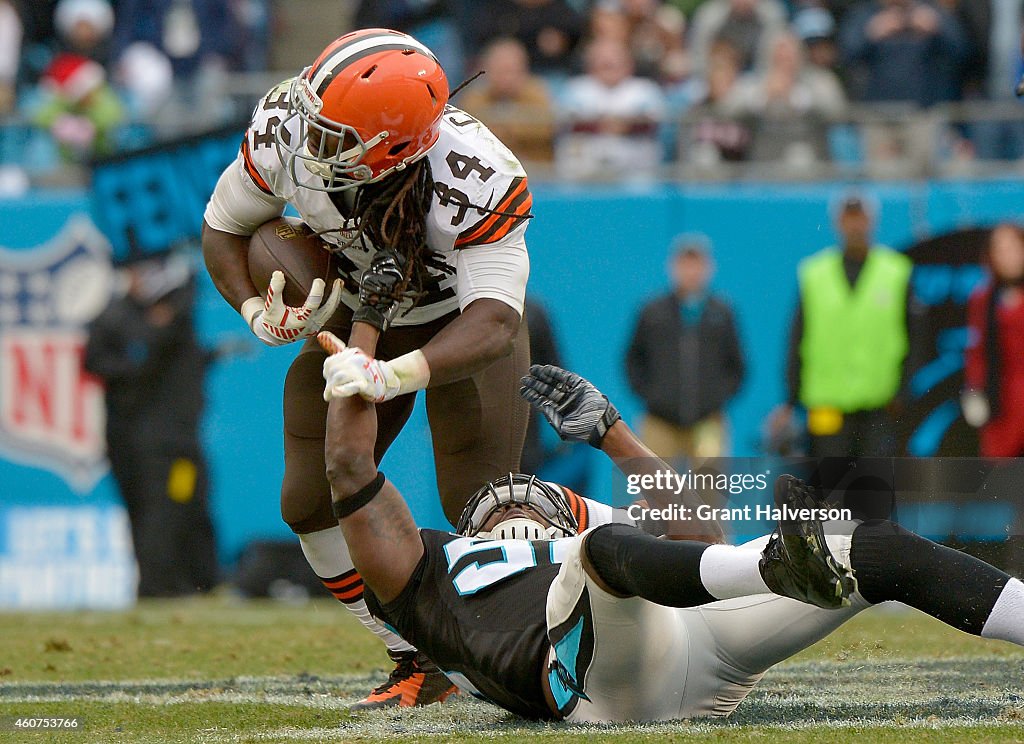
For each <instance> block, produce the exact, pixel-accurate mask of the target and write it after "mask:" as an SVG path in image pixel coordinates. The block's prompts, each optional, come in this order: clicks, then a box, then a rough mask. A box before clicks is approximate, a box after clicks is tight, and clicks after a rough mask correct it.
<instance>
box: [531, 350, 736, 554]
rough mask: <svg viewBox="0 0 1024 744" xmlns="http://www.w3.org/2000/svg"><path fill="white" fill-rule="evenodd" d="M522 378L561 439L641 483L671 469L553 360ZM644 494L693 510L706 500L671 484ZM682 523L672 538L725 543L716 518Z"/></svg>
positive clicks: (607, 404) (598, 395) (655, 502)
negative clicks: (590, 450)
mask: <svg viewBox="0 0 1024 744" xmlns="http://www.w3.org/2000/svg"><path fill="white" fill-rule="evenodd" d="M522 383H523V386H522V388H520V391H519V392H520V395H522V396H523V398H525V399H526V400H527V401H528V402H529V403H530V405H531V406H533V407H534V408H536V409H537V410H538V411H540V412H541V413H542V414H543V415H544V417H545V418H546V419H547V420H548V423H549V424H551V426H552V427H553V428H554V430H555V431H556V432H558V436H560V437H561V438H562V439H564V440H566V441H573V442H586V443H588V444H590V445H591V446H592V447H595V448H597V449H599V450H601V451H602V452H604V453H605V454H606V455H607V456H608V457H609V458H610V459H611V460H612V462H614V463H615V466H616V467H617V468H618V469H619V470H620V471H622V473H623V474H624V475H626V476H627V477H630V476H633V477H635V478H636V480H637V482H638V483H640V484H643V483H644V478H643V476H645V475H648V476H657V474H658V473H659V472H660V473H662V474H666V473H668V474H674V473H675V470H673V468H672V467H671V466H670V465H669V464H668V463H666V462H665V461H664V460H662V459H661V458H659V457H658V456H657V455H656V454H654V452H652V451H651V450H650V448H648V447H647V445H645V444H644V443H643V442H641V441H640V440H639V439H638V438H637V436H636V435H635V434H634V433H633V431H632V429H630V428H629V426H627V425H626V422H624V421H623V420H622V417H621V416H620V415H619V412H618V410H616V408H615V406H613V405H612V403H611V401H609V400H608V397H607V396H606V395H605V394H604V393H602V392H601V391H600V390H598V389H597V388H596V387H595V386H594V385H593V384H592V383H590V382H589V381H587V380H585V379H584V378H582V377H580V376H579V375H577V374H574V373H572V372H569V371H567V370H564V369H562V368H561V367H556V366H554V365H550V364H546V365H539V364H535V365H533V366H532V367H530V374H529V375H527V376H526V377H524V378H523V379H522ZM649 480H650V481H651V482H653V483H655V484H658V483H666V482H667V479H666V478H664V476H663V477H662V478H657V477H652V478H649ZM643 498H644V500H645V501H646V502H647V503H648V504H650V505H652V506H657V507H665V506H668V505H669V504H673V503H674V504H678V505H682V506H686V507H689V508H690V509H691V514H696V513H697V512H696V507H697V506H700V505H702V504H703V503H704V502H703V501H702V500H701V498H700V497H699V496H698V495H697V494H696V493H695V492H694V491H692V490H690V489H687V490H685V491H683V492H682V493H680V494H676V493H675V491H674V490H672V489H666V490H664V491H663V490H659V489H657V488H652V489H645V490H644V492H643ZM681 527H683V529H682V531H681V532H680V533H679V534H675V533H676V532H677V530H673V534H672V537H674V538H678V539H688V540H701V541H704V542H712V543H720V542H725V533H723V532H722V527H721V525H720V524H719V523H718V521H717V520H702V519H692V520H688V521H687V522H686V524H685V525H684V526H681Z"/></svg>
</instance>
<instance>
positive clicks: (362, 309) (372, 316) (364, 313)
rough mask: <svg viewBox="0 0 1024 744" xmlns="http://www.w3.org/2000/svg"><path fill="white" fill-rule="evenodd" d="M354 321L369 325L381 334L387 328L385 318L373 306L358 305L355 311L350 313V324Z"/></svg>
mask: <svg viewBox="0 0 1024 744" xmlns="http://www.w3.org/2000/svg"><path fill="white" fill-rule="evenodd" d="M356 321H359V322H361V323H369V324H370V325H372V326H373V327H374V328H376V329H377V330H378V331H380V332H381V333H383V332H384V331H385V330H387V327H388V319H387V316H385V315H384V313H382V312H381V311H380V310H378V309H377V308H375V307H374V306H373V305H360V306H359V307H358V308H357V309H356V311H355V312H354V313H352V322H353V323H355V322H356Z"/></svg>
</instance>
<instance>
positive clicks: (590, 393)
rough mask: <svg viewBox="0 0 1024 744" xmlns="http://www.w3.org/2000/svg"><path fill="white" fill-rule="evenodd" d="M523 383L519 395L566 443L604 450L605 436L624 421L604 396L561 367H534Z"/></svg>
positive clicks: (547, 365)
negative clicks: (580, 443)
mask: <svg viewBox="0 0 1024 744" xmlns="http://www.w3.org/2000/svg"><path fill="white" fill-rule="evenodd" d="M521 382H522V383H523V386H522V387H521V388H520V389H519V394H520V395H521V396H522V397H523V398H525V399H526V401H527V402H528V403H529V404H530V405H531V406H533V407H534V408H536V409H537V410H538V411H540V412H541V413H542V414H543V415H544V418H546V419H547V420H548V423H549V424H551V426H552V428H554V430H555V431H557V432H558V436H560V437H561V438H562V439H564V440H566V441H572V442H586V443H587V444H589V445H590V446H591V447H596V448H597V449H601V442H602V441H603V440H604V435H605V434H607V433H608V430H609V429H610V428H612V425H613V424H614V423H615V422H616V421H618V420H619V419H621V418H622V416H620V415H619V412H618V411H617V410H615V406H613V405H612V404H611V402H609V400H608V398H607V397H606V396H605V394H604V393H602V392H601V391H600V390H598V389H597V388H596V387H594V386H593V385H592V384H591V383H590V382H588V381H587V380H584V379H583V378H582V377H580V376H579V375H577V374H573V373H572V372H567V371H566V370H564V369H562V368H561V367H555V366H553V365H551V364H545V365H540V364H534V365H533V366H532V367H530V374H528V375H527V376H526V377H524V378H522V380H521Z"/></svg>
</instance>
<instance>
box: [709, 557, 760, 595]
mask: <svg viewBox="0 0 1024 744" xmlns="http://www.w3.org/2000/svg"><path fill="white" fill-rule="evenodd" d="M760 562H761V551H760V550H751V549H749V548H738V547H736V546H734V545H710V546H708V548H707V549H706V550H705V551H704V552H703V553H702V554H701V556H700V580H701V583H702V584H704V588H705V589H707V590H708V594H710V595H711V596H713V597H716V598H717V599H729V598H731V597H749V596H750V595H752V594H767V593H770V592H771V590H770V589H769V588H768V586H767V585H766V584H765V583H764V579H762V578H761V570H760V569H759V568H758V564H759V563H760Z"/></svg>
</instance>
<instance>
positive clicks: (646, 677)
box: [546, 533, 689, 721]
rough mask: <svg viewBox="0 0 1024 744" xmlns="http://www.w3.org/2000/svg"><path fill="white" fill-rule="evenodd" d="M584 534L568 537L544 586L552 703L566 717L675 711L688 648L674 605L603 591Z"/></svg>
mask: <svg viewBox="0 0 1024 744" xmlns="http://www.w3.org/2000/svg"><path fill="white" fill-rule="evenodd" d="M586 534H588V533H584V536H585V535H586ZM584 536H581V537H579V538H576V539H575V540H573V541H571V542H566V543H565V544H566V545H568V549H567V551H566V555H564V556H563V560H562V565H561V568H560V569H559V572H558V576H557V577H556V578H555V580H554V582H553V583H552V584H551V587H550V589H549V590H548V596H547V609H546V612H547V626H548V640H549V641H550V642H551V649H552V650H551V654H550V656H549V665H548V667H547V669H546V675H547V684H548V686H549V687H550V689H551V693H552V698H553V701H554V703H555V706H556V707H557V708H558V710H559V711H560V713H561V715H562V716H564V717H565V718H566V719H567V720H570V721H608V720H658V719H666V718H673V717H676V714H677V711H678V710H679V703H680V700H681V699H682V694H683V688H684V683H685V681H686V678H687V663H688V653H687V651H688V646H689V642H688V639H687V636H686V629H685V627H684V626H683V624H682V622H681V621H680V617H679V613H678V610H675V609H673V608H670V607H664V606H661V605H657V604H654V603H653V602H648V601H647V600H644V599H641V598H640V597H629V598H622V597H618V596H615V595H613V594H610V593H609V592H607V591H605V589H604V588H602V587H601V585H600V584H599V583H598V582H597V581H595V580H594V578H593V577H592V576H590V575H589V574H588V573H587V571H586V570H585V569H584V567H583V557H582V553H583V547H582V545H583V537H584Z"/></svg>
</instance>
